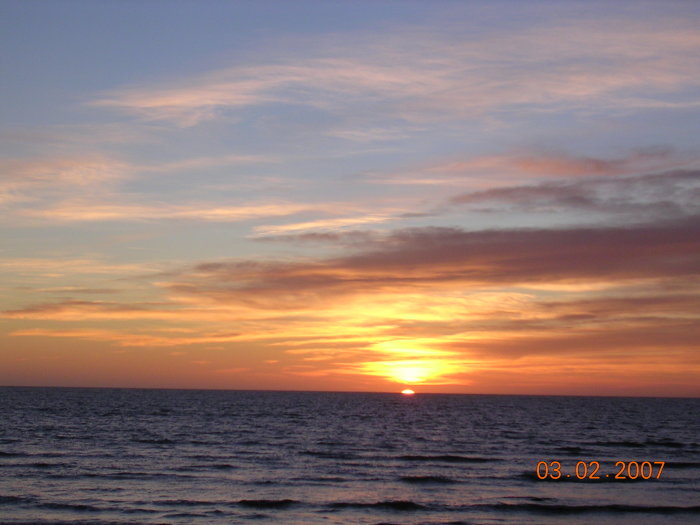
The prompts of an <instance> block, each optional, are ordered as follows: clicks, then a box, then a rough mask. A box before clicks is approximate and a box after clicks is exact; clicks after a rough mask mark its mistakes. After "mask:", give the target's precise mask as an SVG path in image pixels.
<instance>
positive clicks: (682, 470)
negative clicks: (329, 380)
mask: <svg viewBox="0 0 700 525" xmlns="http://www.w3.org/2000/svg"><path fill="white" fill-rule="evenodd" d="M539 461H546V462H548V463H549V462H551V461H559V462H560V463H561V465H562V467H561V474H562V477H561V478H560V479H558V480H540V479H538V477H537V475H536V466H537V463H538V462H539ZM578 461H586V462H587V465H588V463H589V462H591V461H598V462H600V471H599V472H598V475H600V476H601V479H600V480H590V479H585V480H579V479H578V478H577V477H576V475H575V470H574V469H575V466H576V463H577V462H578ZM616 461H625V462H629V461H637V462H639V463H642V462H644V461H649V462H658V461H664V462H665V466H664V470H663V471H662V473H661V476H660V478H659V479H656V475H657V471H658V467H656V466H655V467H654V471H653V477H652V479H648V480H644V479H641V477H639V478H637V480H629V479H628V480H614V479H613V476H614V474H615V473H616V472H617V470H619V467H618V468H616V467H615V465H614V464H615V462H616ZM541 468H543V467H541ZM541 472H544V471H543V470H541ZM579 473H581V474H583V467H582V466H581V467H580V470H579ZM606 474H607V475H608V477H605V476H606ZM553 475H555V476H556V474H553ZM567 475H568V476H569V477H566V476H567ZM0 523H3V524H9V523H12V524H19V523H22V524H29V523H32V524H34V523H37V524H45V525H46V524H69V523H70V524H73V523H76V524H88V523H89V524H101V525H106V524H137V523H144V524H156V523H158V524H173V525H175V524H194V525H204V524H211V525H218V524H234V523H260V524H269V523H275V524H276V523H282V524H304V525H306V524H309V525H314V524H373V525H375V524H402V525H403V524H455V525H456V524H503V523H507V524H560V523H566V524H591V523H596V524H635V525H639V524H679V525H680V524H683V525H687V524H691V523H700V400H698V399H656V398H603V397H536V396H533V397H529V396H477V395H437V394H434V395H430V394H422V395H421V394H418V395H415V396H412V397H409V396H402V395H400V394H361V393H312V392H236V391H231V392H226V391H187V390H127V389H124V390H122V389H68V388H0Z"/></svg>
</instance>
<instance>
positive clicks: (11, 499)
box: [0, 495, 34, 505]
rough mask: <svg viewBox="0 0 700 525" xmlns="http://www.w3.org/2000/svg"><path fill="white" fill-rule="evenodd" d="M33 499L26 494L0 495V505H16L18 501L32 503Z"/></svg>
mask: <svg viewBox="0 0 700 525" xmlns="http://www.w3.org/2000/svg"><path fill="white" fill-rule="evenodd" d="M33 501H34V500H33V499H32V498H28V497H26V496H2V495H0V505H17V504H19V503H32V502H33Z"/></svg>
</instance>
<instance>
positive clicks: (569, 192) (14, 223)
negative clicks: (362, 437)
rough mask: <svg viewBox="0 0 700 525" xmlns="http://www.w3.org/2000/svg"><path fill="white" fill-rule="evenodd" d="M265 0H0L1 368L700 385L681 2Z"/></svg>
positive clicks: (688, 83) (695, 213) (112, 381)
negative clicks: (156, 0)
mask: <svg viewBox="0 0 700 525" xmlns="http://www.w3.org/2000/svg"><path fill="white" fill-rule="evenodd" d="M262 4H263V7H260V6H257V5H256V4H254V3H250V5H249V4H248V3H237V2H233V3H231V4H230V5H229V4H226V3H222V4H220V5H219V4H217V5H216V6H212V7H211V9H208V10H199V11H198V10H197V9H196V8H197V6H196V2H192V3H191V5H190V4H189V3H187V2H183V3H178V5H177V6H173V7H172V8H171V9H169V10H163V11H164V12H161V10H159V9H160V8H159V7H158V5H157V4H152V5H151V3H143V5H137V6H133V8H134V9H133V13H132V14H131V15H129V16H127V17H126V18H123V17H122V18H119V20H121V21H122V22H120V23H122V24H126V25H124V26H119V27H117V26H115V25H114V23H113V21H114V19H115V18H114V16H113V15H114V13H115V9H117V10H118V9H119V8H118V7H117V6H116V5H112V4H111V3H104V4H100V5H99V6H96V7H95V8H94V9H93V10H81V9H80V8H79V6H78V5H77V4H76V5H75V6H73V5H66V4H62V5H61V6H60V7H58V6H55V5H53V4H52V3H44V4H35V3H22V2H16V3H13V4H11V5H9V4H8V6H7V7H6V9H5V11H6V13H5V14H4V15H3V19H4V22H3V24H4V26H7V27H4V29H5V30H4V31H2V32H0V35H2V36H0V40H1V42H0V43H2V45H0V54H1V55H2V58H3V61H4V62H3V63H6V64H8V71H9V74H8V75H7V78H8V79H9V80H7V82H6V83H5V85H4V87H3V90H4V92H3V96H4V97H5V102H6V104H5V107H6V108H7V110H6V115H4V118H3V119H0V122H2V123H1V124H0V136H1V137H2V139H3V140H2V141H0V229H1V230H2V243H1V244H0V384H6V385H78V386H80V385H83V386H102V385H104V386H134V387H187V388H233V389H235V388H241V389H304V390H362V391H387V392H399V391H400V388H402V387H406V386H411V387H412V388H416V389H417V391H419V392H420V393H424V392H464V393H524V394H529V393H534V394H611V395H679V396H685V395H688V396H697V395H700V390H699V388H700V387H699V386H698V385H700V354H699V353H698V343H697V342H698V341H700V301H699V300H698V297H699V295H700V280H699V277H700V204H699V203H700V199H699V198H698V195H700V155H698V153H697V152H698V151H699V150H698V144H697V140H698V139H697V137H699V136H700V129H698V123H699V122H700V115H699V114H698V113H699V112H700V105H699V104H698V100H699V97H700V81H699V80H698V79H700V60H699V59H698V57H700V37H699V36H698V29H697V28H698V22H700V12H698V10H697V8H696V6H695V5H693V4H692V3H688V2H649V3H648V4H645V5H646V8H645V9H644V10H640V9H636V5H637V3H636V2H624V1H623V2H619V3H615V6H614V7H613V6H608V5H606V6H604V5H603V4H602V3H600V4H598V3H590V4H588V3H576V2H568V1H564V2H557V5H556V6H554V5H552V3H550V2H544V3H540V2H537V1H533V2H506V1H505V0H504V1H503V2H500V1H498V2H491V1H488V2H487V1H483V2H480V1H477V2H467V3H464V5H459V4H458V3H457V4H454V3H445V4H444V5H436V4H440V3H435V2H425V3H424V4H421V3H420V2H416V3H413V2H409V4H410V6H408V5H407V6H406V8H405V10H402V12H397V11H396V10H395V9H393V8H391V4H392V3H391V2H389V3H385V2H359V4H357V6H355V7H353V6H354V5H355V3H352V5H351V3H347V4H345V3H337V2H331V3H328V4H327V5H326V4H324V5H323V7H321V6H320V5H319V4H318V3H313V4H306V3H305V2H301V3H300V4H297V3H296V2H295V5H294V6H292V5H289V6H284V5H278V4H275V6H276V7H275V9H274V11H275V12H274V13H271V12H270V11H271V10H270V9H269V6H268V8H265V7H264V4H265V2H262ZM453 4H454V5H453ZM545 7H546V8H545ZM120 16H121V15H120ZM131 16H133V18H129V17H131ZM152 16H155V17H156V18H157V19H158V20H162V21H163V25H162V27H161V26H160V25H159V26H158V30H156V29H155V28H154V27H151V25H149V24H148V23H141V22H140V21H142V20H147V19H148V20H150V19H151V18H149V17H152ZM217 21H224V22H226V24H224V25H225V26H226V29H224V27H223V26H219V25H217ZM78 22H79V23H78ZM229 22H230V23H232V24H233V23H235V24H237V25H236V28H237V29H236V30H235V31H234V30H230V28H229V26H228V23H229ZM190 24H192V25H191V27H192V30H191V31H187V32H185V34H183V33H182V31H181V29H178V28H183V27H190ZM195 27H196V28H198V29H196V30H195ZM203 27H206V28H208V29H207V30H206V31H203V30H202V28H203ZM125 31H126V32H127V33H128V34H129V35H130V39H129V41H128V42H124V39H123V34H125V33H124V32H125ZM30 35H47V36H46V38H39V37H36V36H35V37H30ZM50 35H53V37H50ZM95 35H100V38H99V39H96V38H95ZM85 49H90V50H91V53H89V54H86V53H85V52H84V50H85ZM134 57H139V59H138V60H135V59H134ZM418 387H420V389H419V390H418Z"/></svg>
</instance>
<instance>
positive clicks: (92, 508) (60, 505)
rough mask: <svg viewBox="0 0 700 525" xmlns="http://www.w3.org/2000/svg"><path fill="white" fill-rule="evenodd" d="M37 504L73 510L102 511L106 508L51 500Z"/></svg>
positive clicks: (55, 508) (48, 507) (56, 508)
mask: <svg viewBox="0 0 700 525" xmlns="http://www.w3.org/2000/svg"><path fill="white" fill-rule="evenodd" d="M37 506H38V507H40V508H42V509H51V510H73V511H77V512H102V511H103V510H104V509H101V508H100V507H95V506H93V505H85V504H83V503H55V502H49V503H40V504H39V505H37Z"/></svg>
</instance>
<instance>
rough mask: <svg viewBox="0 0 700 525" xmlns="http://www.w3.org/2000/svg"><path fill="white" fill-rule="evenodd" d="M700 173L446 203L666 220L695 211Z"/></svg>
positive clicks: (591, 180) (572, 184)
mask: <svg viewBox="0 0 700 525" xmlns="http://www.w3.org/2000/svg"><path fill="white" fill-rule="evenodd" d="M698 195H700V171H674V172H667V173H656V174H651V175H638V176H624V177H614V178H609V177H588V178H586V179H581V180H579V179H575V180H565V181H548V182H541V183H538V184H530V185H519V186H503V187H498V188H491V189H487V190H482V191H472V192H467V193H463V194H461V195H457V196H455V197H452V198H451V199H450V200H449V202H448V204H449V205H451V206H465V207H470V208H473V209H475V210H482V211H491V212H492V211H496V210H511V211H513V210H523V211H534V212H537V211H547V212H552V211H578V210H583V211H590V212H595V213H596V215H595V216H596V217H600V216H601V215H600V214H612V215H627V216H629V217H632V218H633V219H637V220H640V219H644V218H646V219H647V220H649V219H650V218H651V217H656V218H659V219H669V218H677V217H683V216H686V215H692V214H695V213H698V211H699V209H698V202H699V201H698Z"/></svg>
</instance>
